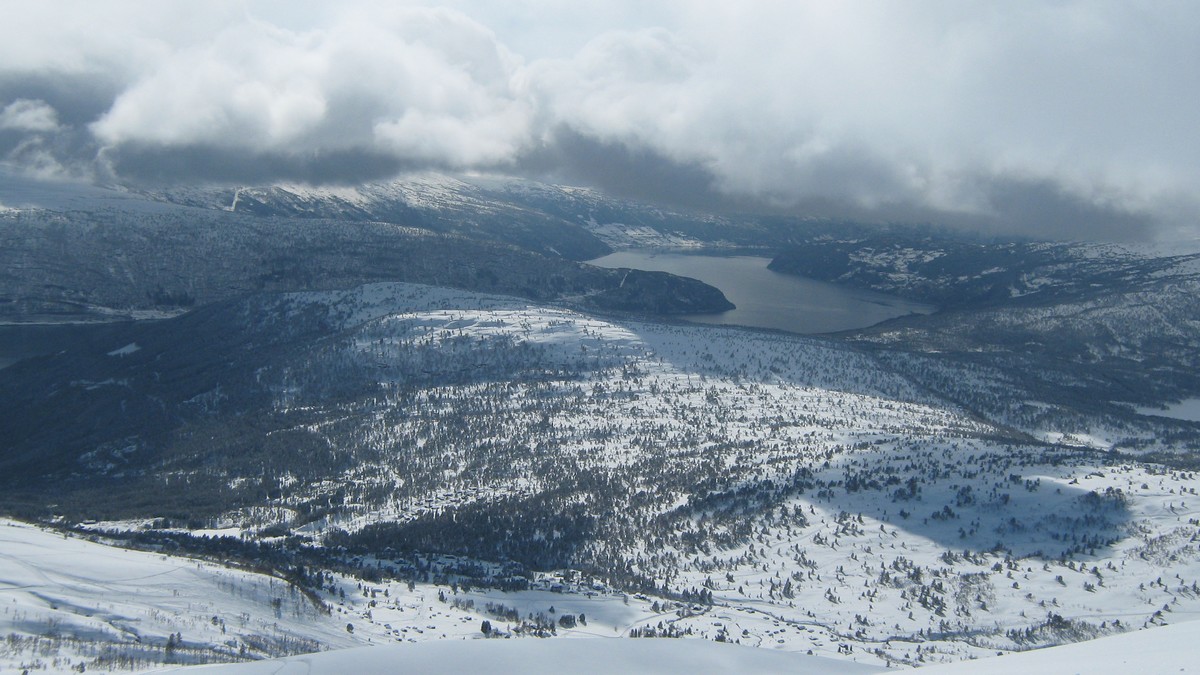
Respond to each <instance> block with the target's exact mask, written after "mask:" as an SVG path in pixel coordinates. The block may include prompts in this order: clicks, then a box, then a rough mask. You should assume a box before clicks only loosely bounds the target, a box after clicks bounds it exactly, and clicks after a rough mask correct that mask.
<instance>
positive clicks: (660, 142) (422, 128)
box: [0, 0, 1200, 221]
mask: <svg viewBox="0 0 1200 675" xmlns="http://www.w3.org/2000/svg"><path fill="white" fill-rule="evenodd" d="M424 4H425V3H422V2H417V1H409V2H382V1H381V0H356V1H354V2H349V3H329V4H316V5H313V4H305V5H303V6H301V7H297V6H296V5H295V3H288V2H280V1H277V0H257V1H255V0H247V1H245V2H235V1H233V0H229V1H219V2H213V3H203V4H178V3H161V4H160V3H155V4H150V5H147V4H146V3H137V2H134V3H126V2H113V3H105V5H104V7H103V8H100V7H98V6H97V5H96V4H95V3H87V2H44V3H33V5H36V6H31V7H30V8H25V7H24V6H19V7H14V8H13V12H12V13H11V14H12V17H11V18H10V20H8V21H6V22H4V25H2V26H0V83H2V82H3V81H4V80H5V78H8V79H10V80H17V81H20V80H28V79H36V78H37V77H50V76H52V75H54V74H63V73H74V74H79V73H84V74H88V73H94V74H96V75H97V76H98V77H103V78H107V79H108V80H111V81H113V82H115V83H116V85H115V87H114V89H115V91H116V92H118V93H117V95H116V96H115V98H114V100H112V101H111V102H110V103H109V104H108V105H106V106H105V108H106V109H105V112H103V113H102V114H101V115H99V116H98V117H96V118H94V119H93V120H91V121H92V124H91V126H90V129H91V131H92V132H93V133H94V136H95V138H96V139H97V142H98V143H99V144H102V145H107V146H112V147H115V148H118V149H119V148H121V147H123V146H139V147H164V148H171V147H202V148H215V149H218V150H220V151H222V152H246V153H251V154H263V153H267V154H275V155H294V156H300V155H305V156H308V155H312V156H319V155H321V154H322V153H330V152H334V153H336V152H346V151H351V152H352V151H358V150H370V151H371V152H375V153H381V152H382V153H387V154H389V155H390V156H392V157H394V158H395V159H396V160H397V161H398V162H400V163H402V164H404V165H412V164H421V163H426V164H430V165H434V166H442V167H446V166H449V167H461V168H471V167H489V168H494V167H496V166H503V165H505V164H509V163H511V162H514V161H519V160H520V158H521V157H523V156H525V155H526V154H527V153H530V152H534V151H537V149H538V148H539V146H541V145H544V144H553V143H554V142H555V133H556V130H559V129H563V128H567V129H570V130H571V131H572V132H573V133H577V134H581V135H583V136H586V137H589V138H592V139H595V140H596V141H598V142H601V143H605V144H616V145H619V146H624V147H627V148H630V149H631V150H635V151H639V152H650V153H654V154H656V155H658V156H661V157H663V158H666V159H668V160H670V161H673V162H676V163H679V164H683V165H688V166H694V167H702V168H703V169H704V170H705V171H707V172H709V173H710V174H711V175H712V177H713V181H714V186H715V187H716V188H717V189H719V190H721V191H724V192H725V193H727V194H729V195H734V196H738V197H748V198H751V199H759V200H762V201H763V202H764V203H769V204H773V205H783V206H786V205H789V204H792V205H795V204H800V205H803V204H806V203H809V202H811V201H813V200H823V201H825V202H829V203H845V204H848V205H851V206H853V207H855V208H859V209H867V210H876V211H880V212H881V213H884V212H886V209H888V208H890V207H891V205H904V206H906V207H908V208H910V210H913V209H915V210H917V211H919V210H921V209H925V210H927V211H930V212H934V211H936V212H944V213H949V214H954V213H967V214H971V213H974V214H977V215H981V216H987V217H997V218H1003V217H1004V215H1003V212H1004V204H1003V203H999V202H997V197H996V194H997V190H996V189H993V188H994V186H993V183H994V182H997V181H998V182H999V183H1000V184H1002V185H1003V186H1004V189H1005V190H1011V189H1012V186H1013V185H1014V184H1020V183H1029V184H1039V185H1041V184H1046V183H1052V184H1053V185H1054V186H1056V187H1055V190H1057V191H1058V192H1059V193H1061V194H1062V195H1063V197H1064V199H1069V200H1076V201H1078V202H1080V203H1081V204H1090V205H1093V206H1096V207H1097V208H1104V209H1109V210H1115V211H1122V210H1124V211H1131V212H1140V213H1152V214H1157V215H1158V216H1161V218H1163V219H1175V220H1179V219H1181V218H1182V219H1187V218H1191V219H1193V220H1197V221H1200V204H1198V203H1197V200H1196V198H1195V197H1192V196H1190V195H1191V194H1192V192H1193V186H1194V185H1195V184H1196V183H1197V182H1198V181H1200V136H1197V135H1196V134H1194V133H1193V131H1192V127H1193V125H1194V120H1195V119H1196V118H1197V117H1200V83H1198V82H1197V81H1196V79H1195V77H1194V76H1193V75H1192V74H1191V71H1192V70H1194V69H1193V68H1191V64H1193V63H1197V62H1200V42H1198V41H1196V40H1195V39H1194V36H1195V35H1196V34H1197V32H1200V5H1195V4H1192V3H1156V4H1153V5H1132V4H1129V3H1123V2H1115V1H1112V2H1110V1H1107V0H1087V1H1084V0H1056V1H1053V2H1042V1H1038V2H1034V1H1032V0H1030V1H1017V2H1011V3H1005V4H1003V5H996V4H994V3H983V2H962V1H958V0H955V1H950V0H945V1H940V0H927V1H923V2H906V3H894V2H884V1H882V0H878V1H864V2H856V3H827V2H817V1H815V0H814V1H803V2H802V1H792V0H788V1H784V0H758V1H755V2H749V3H728V2H715V1H708V0H689V1H684V0H667V1H664V2H661V3H654V4H653V5H652V6H649V7H647V6H646V5H645V3H633V2H625V1H617V0H614V1H613V2H608V3H596V4H587V3H583V4H581V3H575V2H567V1H566V0H525V1H524V2H516V3H505V5H504V6H502V7H501V6H498V5H495V4H492V3H483V2H477V1H474V0H451V1H450V5H451V6H453V7H454V9H444V8H430V7H425V6H423V5H424ZM179 17H182V18H179ZM493 31H495V32H493ZM498 35H499V36H500V37H498ZM0 91H2V90H0ZM22 98H24V99H28V100H29V101H31V102H32V103H39V101H37V100H36V99H39V98H43V97H42V96H31V95H25V96H23V97H22ZM40 103H41V104H42V105H43V106H45V109H46V110H48V111H49V112H50V113H53V112H54V108H53V107H51V106H58V112H59V118H65V116H66V115H67V108H64V107H62V106H61V105H59V104H58V103H57V102H56V101H54V100H53V99H51V98H45V100H44V101H41V102H40ZM12 105H16V103H12V104H10V107H11V106H12ZM23 105H24V104H23ZM6 111H7V109H6ZM17 112H21V111H17ZM17 112H14V113H13V115H14V116H15V115H16V114H17ZM6 114H7V112H6ZM22 114H25V113H22ZM47 119H49V120H50V121H53V122H54V123H55V124H57V122H56V121H55V120H56V118H53V117H51V118H47ZM39 123H41V124H49V122H39ZM1014 181H1015V182H1014ZM1167 203H1170V204H1171V207H1170V208H1166V207H1164V206H1161V205H1164V204H1167ZM1185 204H1192V207H1185V206H1181V205H1185ZM884 215H886V213H884Z"/></svg>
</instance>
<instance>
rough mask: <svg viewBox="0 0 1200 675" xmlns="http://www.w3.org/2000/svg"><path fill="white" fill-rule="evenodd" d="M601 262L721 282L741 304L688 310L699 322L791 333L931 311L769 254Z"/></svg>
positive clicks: (629, 256)
mask: <svg viewBox="0 0 1200 675" xmlns="http://www.w3.org/2000/svg"><path fill="white" fill-rule="evenodd" d="M589 262H590V264H592V265H596V266H599V267H629V268H632V269H639V270H648V271H658V272H670V273H672V274H678V275H680V276H685V277H691V278H693V279H699V280H700V281H703V282H705V283H707V284H709V285H712V286H716V287H717V288H719V289H721V291H722V292H723V293H725V297H726V298H729V301H730V302H732V303H733V304H734V305H737V308H736V309H731V310H729V311H728V312H721V313H720V314H689V315H688V316H687V317H685V318H686V319H687V320H688V321H696V322H700V323H715V324H728V325H738V326H753V327H756V328H774V329H777V330H785V331H789V332H792V333H809V334H811V333H832V332H836V331H842V330H853V329H855V328H866V327H867V326H873V325H875V324H877V323H879V322H881V321H886V320H887V319H891V318H894V317H898V316H904V315H906V314H929V313H930V312H932V311H933V310H934V308H933V307H931V306H929V305H924V304H921V303H916V302H909V301H907V300H903V299H901V298H897V297H894V296H889V295H884V294H882V293H872V292H870V291H860V290H854V289H849V288H844V287H842V286H837V285H835V284H830V283H825V282H823V281H815V280H812V279H804V278H802V277H797V276H793V275H790V274H782V273H779V272H773V271H771V270H769V269H767V264H768V263H770V262H771V260H770V259H769V258H762V257H757V256H713V255H692V254H686V253H659V252H654V251H645V250H632V251H618V252H616V253H612V254H610V255H606V256H604V257H603V258H597V259H595V260H591V261H589Z"/></svg>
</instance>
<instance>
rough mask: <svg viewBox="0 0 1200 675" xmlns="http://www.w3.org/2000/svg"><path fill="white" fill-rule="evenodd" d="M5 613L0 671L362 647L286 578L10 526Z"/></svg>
mask: <svg viewBox="0 0 1200 675" xmlns="http://www.w3.org/2000/svg"><path fill="white" fill-rule="evenodd" d="M0 605H2V606H3V608H2V609H0V612H2V614H0V634H2V635H4V636H5V637H6V639H5V640H4V641H2V642H0V672H21V671H22V670H24V669H29V670H30V671H32V672H69V671H71V670H75V671H76V672H80V671H79V670H78V667H79V664H81V663H86V664H87V665H89V666H91V667H92V668H93V669H94V668H95V667H96V666H100V667H105V668H110V669H116V670H121V671H125V670H136V669H143V668H146V667H148V666H152V665H154V664H158V663H163V662H164V661H166V662H171V661H174V662H176V663H205V662H211V661H229V660H236V659H246V658H263V657H270V656H278V655H281V654H297V653H306V652H311V651H313V650H316V649H328V648H330V647H348V646H353V645H357V644H360V643H361V641H356V640H355V639H353V638H352V637H351V636H349V635H348V634H347V633H346V631H345V629H344V625H345V624H344V622H339V621H338V620H337V619H335V618H333V617H331V616H330V615H329V614H328V613H326V612H324V611H322V610H321V608H320V607H318V606H317V605H316V604H314V603H313V602H312V601H311V600H310V599H309V598H307V597H305V596H304V595H303V594H301V593H299V592H297V590H296V589H295V588H294V587H292V586H290V585H289V584H287V583H286V582H284V581H282V580H280V579H277V578H274V577H270V576H266V575H264V574H258V573H254V572H249V571H242V570H236V569H232V568H229V567H223V566H221V565H217V564H213V563H210V562H203V561H199V560H193V559H190V558H183V557H175V556H168V555H159V554H154V553H148V552H139V551H130V550H126V549H121V548H115V547H112V546H105V545H102V544H98V543H94V542H90V541H87V540H84V539H81V538H78V537H75V536H66V535H61V534H56V533H53V532H49V531H46V530H43V529H39V528H36V527H33V526H30V525H25V524H22V523H18V522H15V521H11V520H7V519H0ZM177 636H182V639H179V638H178V637H177Z"/></svg>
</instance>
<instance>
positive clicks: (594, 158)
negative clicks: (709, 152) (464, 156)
mask: <svg viewBox="0 0 1200 675" xmlns="http://www.w3.org/2000/svg"><path fill="white" fill-rule="evenodd" d="M513 169H514V170H515V171H517V172H520V173H522V174H525V175H528V176H531V177H536V178H538V179H540V180H546V181H550V182H561V183H565V184H583V185H590V186H593V187H596V188H599V189H601V190H603V191H605V192H609V193H612V194H615V195H620V196H623V197H627V198H631V199H642V200H649V201H655V202H660V203H664V204H668V205H671V206H684V207H693V208H721V209H728V208H733V207H734V206H735V204H736V200H734V199H733V198H731V197H730V196H728V195H724V194H722V193H720V192H718V191H717V190H716V188H715V187H714V186H715V184H716V177H715V176H714V175H713V174H712V173H710V172H709V171H707V170H706V169H705V168H704V167H703V166H699V165H697V164H688V163H681V162H676V161H673V160H671V159H669V158H667V157H664V156H663V155H661V154H658V153H656V152H655V151H653V150H651V149H648V148H646V147H644V146H634V147H630V146H627V145H625V144H623V143H619V142H614V141H608V142H605V141H601V140H598V139H596V138H592V137H589V136H585V135H583V134H581V133H579V132H577V131H574V130H572V129H569V128H566V127H560V128H558V129H555V130H554V131H553V132H552V133H551V134H550V136H549V142H548V143H546V144H545V145H543V146H541V147H539V148H537V149H536V150H533V151H530V152H528V153H526V154H525V155H523V156H522V157H521V158H520V159H519V161H518V163H517V164H516V165H515V166H514V167H513Z"/></svg>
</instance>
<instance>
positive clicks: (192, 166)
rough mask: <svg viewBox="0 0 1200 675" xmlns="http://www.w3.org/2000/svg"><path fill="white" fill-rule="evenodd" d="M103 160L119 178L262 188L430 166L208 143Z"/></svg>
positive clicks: (119, 152)
mask: <svg viewBox="0 0 1200 675" xmlns="http://www.w3.org/2000/svg"><path fill="white" fill-rule="evenodd" d="M103 158H104V161H105V164H106V165H107V167H108V168H109V169H110V170H111V171H112V172H113V173H115V174H116V175H119V176H123V177H126V178H129V179H133V180H135V181H137V182H140V183H149V184H170V183H179V182H185V181H201V182H212V183H250V184H260V183H270V182H272V181H280V180H283V181H293V182H302V183H311V184H314V185H321V184H335V185H346V184H354V183H361V182H367V181H375V180H382V179H385V178H389V177H392V176H395V175H397V174H399V173H401V172H404V171H409V170H414V169H424V168H428V167H427V166H426V165H425V164H417V163H414V162H409V161H405V160H404V159H402V158H399V157H396V156H395V155H392V154H389V153H384V152H377V151H372V150H369V149H355V148H351V149H346V150H330V151H327V152H311V153H305V154H283V153H272V152H261V153H253V154H251V153H246V152H244V151H242V150H238V149H232V148H220V147H212V146H208V145H187V146H176V147H169V148H167V147H162V146H158V145H123V146H121V147H120V148H116V149H111V150H109V151H107V152H105V153H104V154H103Z"/></svg>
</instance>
